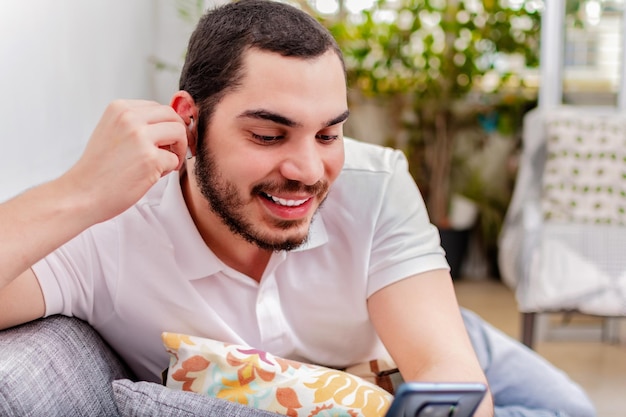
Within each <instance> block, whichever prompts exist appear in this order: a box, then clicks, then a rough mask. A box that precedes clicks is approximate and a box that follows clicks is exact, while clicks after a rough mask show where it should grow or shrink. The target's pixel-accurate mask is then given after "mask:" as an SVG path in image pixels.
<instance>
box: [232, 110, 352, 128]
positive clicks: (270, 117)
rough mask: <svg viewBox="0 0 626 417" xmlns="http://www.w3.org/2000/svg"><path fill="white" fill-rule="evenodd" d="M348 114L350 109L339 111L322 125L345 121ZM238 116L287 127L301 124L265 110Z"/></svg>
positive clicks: (247, 111)
mask: <svg viewBox="0 0 626 417" xmlns="http://www.w3.org/2000/svg"><path fill="white" fill-rule="evenodd" d="M349 115H350V110H346V111H344V112H343V113H341V114H340V115H339V116H337V117H334V118H332V119H331V120H329V121H328V122H326V123H324V125H323V126H324V127H330V126H334V125H336V124H339V123H341V122H344V121H346V119H347V118H348V116H349ZM238 118H251V119H259V120H267V121H270V122H273V123H276V124H279V125H283V126H287V127H300V126H302V125H301V124H300V123H298V122H296V121H294V120H291V119H289V118H287V117H285V116H282V115H280V114H278V113H273V112H270V111H267V110H246V111H245V112H243V113H241V114H240V115H239V116H238Z"/></svg>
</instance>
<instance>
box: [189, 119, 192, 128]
mask: <svg viewBox="0 0 626 417" xmlns="http://www.w3.org/2000/svg"><path fill="white" fill-rule="evenodd" d="M192 129H193V117H191V118H190V120H189V130H192Z"/></svg>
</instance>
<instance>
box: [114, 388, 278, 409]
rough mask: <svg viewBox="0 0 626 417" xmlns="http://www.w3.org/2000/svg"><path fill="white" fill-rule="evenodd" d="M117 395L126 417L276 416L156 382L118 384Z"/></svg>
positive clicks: (119, 407)
mask: <svg viewBox="0 0 626 417" xmlns="http://www.w3.org/2000/svg"><path fill="white" fill-rule="evenodd" d="M113 392H114V394H115V401H116V403H117V407H118V409H119V412H120V414H121V415H122V416H123V417H152V416H163V417H191V416H220V417H222V416H223V417H272V416H276V414H274V413H269V412H267V411H262V410H257V409H255V408H251V407H246V406H243V405H241V404H236V403H233V402H230V401H226V400H222V399H219V398H212V397H206V396H203V395H198V394H196V393H193V392H185V391H178V390H173V389H170V388H167V387H164V386H162V385H159V384H155V383H153V382H132V381H130V380H128V379H124V380H119V381H114V382H113Z"/></svg>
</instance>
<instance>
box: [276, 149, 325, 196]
mask: <svg viewBox="0 0 626 417" xmlns="http://www.w3.org/2000/svg"><path fill="white" fill-rule="evenodd" d="M318 147H319V145H318V144H317V142H316V141H315V140H314V139H313V140H311V139H309V138H307V139H302V140H299V141H298V143H292V144H291V146H289V147H288V149H286V154H285V158H284V160H283V162H282V164H281V167H280V173H281V175H282V176H283V177H285V178H287V179H288V180H293V181H298V182H300V183H302V184H305V185H313V184H315V183H317V182H318V181H319V180H321V179H322V178H323V176H324V162H323V158H322V155H321V153H320V149H319V148H318Z"/></svg>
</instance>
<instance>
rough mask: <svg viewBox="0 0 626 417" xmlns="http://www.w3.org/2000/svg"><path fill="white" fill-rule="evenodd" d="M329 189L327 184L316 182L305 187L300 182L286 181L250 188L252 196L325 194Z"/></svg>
mask: <svg viewBox="0 0 626 417" xmlns="http://www.w3.org/2000/svg"><path fill="white" fill-rule="evenodd" d="M328 189H329V185H328V182H326V181H318V182H316V183H315V184H313V185H306V184H303V183H301V182H300V181H294V180H286V181H284V182H280V183H278V182H263V183H260V184H257V185H255V186H254V187H252V193H253V194H277V193H281V192H282V193H306V194H311V195H322V194H326V192H327V191H328Z"/></svg>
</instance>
